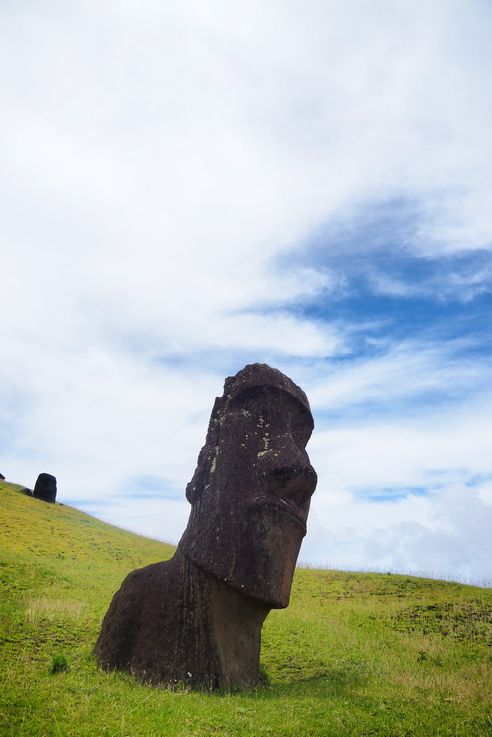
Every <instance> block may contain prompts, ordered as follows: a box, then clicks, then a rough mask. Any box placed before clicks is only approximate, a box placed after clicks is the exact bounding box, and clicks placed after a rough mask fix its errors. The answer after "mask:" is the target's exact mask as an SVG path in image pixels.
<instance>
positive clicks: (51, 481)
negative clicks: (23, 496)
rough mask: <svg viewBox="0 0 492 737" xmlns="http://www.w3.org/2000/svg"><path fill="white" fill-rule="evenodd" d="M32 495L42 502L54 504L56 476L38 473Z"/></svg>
mask: <svg viewBox="0 0 492 737" xmlns="http://www.w3.org/2000/svg"><path fill="white" fill-rule="evenodd" d="M33 496H34V497H36V499H42V500H43V502H51V503H52V504H54V502H55V500H56V478H55V477H54V476H52V475H51V474H50V473H40V474H39V476H38V478H37V480H36V484H35V486H34V491H33Z"/></svg>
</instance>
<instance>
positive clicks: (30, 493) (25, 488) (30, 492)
mask: <svg viewBox="0 0 492 737" xmlns="http://www.w3.org/2000/svg"><path fill="white" fill-rule="evenodd" d="M21 492H22V493H23V494H25V495H26V496H33V493H32V489H28V488H27V486H25V487H24V488H23V489H21Z"/></svg>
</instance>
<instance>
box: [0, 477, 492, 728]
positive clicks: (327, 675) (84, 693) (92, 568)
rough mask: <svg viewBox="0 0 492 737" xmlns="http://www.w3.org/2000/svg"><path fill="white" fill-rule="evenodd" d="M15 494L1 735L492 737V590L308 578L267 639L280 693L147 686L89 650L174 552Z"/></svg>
mask: <svg viewBox="0 0 492 737" xmlns="http://www.w3.org/2000/svg"><path fill="white" fill-rule="evenodd" d="M18 488H20V487H16V486H15V485H13V484H7V483H3V482H0V637H1V645H0V648H1V649H0V684H1V685H0V734H1V735H2V736H3V735H12V737H13V736H14V735H16V736H21V735H22V736H23V737H25V736H26V735H36V736H39V737H49V736H51V735H53V737H69V736H70V737H72V736H73V737H84V736H89V735H90V736H91V737H127V736H128V737H155V736H157V735H159V736H162V737H174V736H177V735H179V736H182V737H193V736H196V737H212V736H213V737H219V736H224V737H225V736H226V735H227V736H229V735H230V736H233V735H234V736H236V735H237V736H238V737H239V736H241V735H248V736H251V737H253V736H254V737H266V736H267V735H268V736H270V737H283V736H284V735H285V736H289V737H308V736H309V737H315V736H316V737H318V736H319V737H331V736H332V735H333V737H335V736H336V737H344V736H347V737H348V735H350V737H354V736H362V735H367V736H369V735H373V736H374V737H410V735H433V736H434V735H450V736H451V735H453V737H459V736H460V735H470V736H471V735H473V736H474V737H477V736H478V737H481V736H482V735H492V651H491V645H492V590H488V589H481V588H476V587H471V586H463V585H460V584H454V583H448V582H442V581H433V580H429V579H421V578H412V577H409V576H398V575H389V574H387V575H382V574H358V573H343V572H340V571H328V570H326V571H325V570H323V571H321V570H313V569H298V570H297V573H296V577H295V581H294V587H293V592H292V599H291V606H290V607H289V608H288V609H287V610H283V611H273V612H271V614H270V615H269V617H268V618H267V621H266V623H265V627H264V629H263V647H262V664H263V668H264V670H265V671H266V674H267V676H268V678H269V680H270V685H269V686H265V687H261V688H257V689H253V690H250V691H248V692H246V693H242V694H234V693H232V694H231V693H221V694H211V693H203V692H187V691H185V690H183V689H178V690H174V691H172V690H169V689H166V688H156V687H150V686H142V685H140V684H139V683H138V682H136V681H134V680H133V679H132V678H131V677H130V676H128V675H126V674H122V673H113V674H107V673H104V672H101V671H100V670H99V669H98V667H97V665H96V663H95V661H94V660H93V658H92V654H91V653H92V648H93V645H94V642H95V639H96V636H97V633H98V629H99V625H100V621H101V618H102V616H103V615H104V613H105V611H106V609H107V606H108V604H109V601H110V599H111V596H112V594H113V592H114V591H115V590H116V589H117V588H118V587H119V584H120V583H121V581H122V579H123V577H124V576H125V575H126V573H128V572H129V571H130V570H132V569H133V568H136V567H139V566H142V565H146V564H147V563H151V562H153V561H157V560H163V559H164V558H167V557H169V556H170V555H172V552H173V548H172V547H171V546H169V545H164V544H162V543H159V542H157V541H155V540H148V539H146V538H144V537H140V536H138V535H133V534H131V533H129V532H125V531H123V530H120V529H118V528H115V527H112V526H110V525H107V524H104V523H103V522H100V521H99V520H96V519H94V518H93V517H90V516H88V515H86V514H83V513H82V512H79V511H78V510H76V509H73V508H71V507H68V506H63V505H58V504H57V505H49V504H45V503H44V502H41V501H38V500H35V499H32V498H29V497H27V496H24V495H23V494H22V493H20V492H19V490H18ZM56 656H61V658H62V661H63V662H64V660H66V661H67V662H68V665H69V669H68V670H62V671H60V672H55V673H52V672H51V671H52V665H53V658H54V657H56Z"/></svg>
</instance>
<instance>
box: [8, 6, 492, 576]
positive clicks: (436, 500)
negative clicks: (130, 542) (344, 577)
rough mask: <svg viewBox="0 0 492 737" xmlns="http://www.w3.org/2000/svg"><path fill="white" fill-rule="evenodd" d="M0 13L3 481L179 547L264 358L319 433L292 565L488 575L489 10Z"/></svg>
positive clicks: (491, 406)
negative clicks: (195, 500) (240, 390)
mask: <svg viewBox="0 0 492 737" xmlns="http://www.w3.org/2000/svg"><path fill="white" fill-rule="evenodd" d="M0 14H1V18H0V20H1V23H0V61H1V63H2V68H4V69H9V75H8V76H7V75H5V76H4V78H3V79H2V81H1V85H2V90H1V91H2V100H3V109H4V114H3V115H2V119H1V120H0V128H1V136H0V195H1V197H0V202H1V203H2V208H3V212H2V218H1V225H0V248H1V255H2V295H3V304H4V306H8V309H7V308H5V307H4V310H3V311H2V313H1V315H0V339H1V341H2V346H3V353H2V362H1V364H0V399H1V402H0V414H1V419H2V423H1V427H2V431H1V433H0V471H1V472H2V473H3V474H4V475H5V476H6V477H7V478H9V479H10V480H13V481H18V482H20V483H23V484H26V485H32V484H33V483H34V481H35V478H36V476H37V474H38V473H39V472H41V471H48V472H50V473H54V474H55V475H56V476H57V478H58V480H59V490H60V491H59V494H60V499H61V500H63V501H65V502H66V503H73V504H76V505H77V506H79V507H81V508H84V509H87V510H88V511H92V512H93V513H95V514H96V515H98V516H101V517H103V518H104V519H107V520H109V521H113V522H115V523H117V524H121V525H123V526H125V527H128V528H131V529H135V530H137V531H139V532H143V533H145V534H149V535H152V536H155V537H160V538H162V539H166V540H171V541H173V542H176V541H177V540H178V539H179V537H180V534H181V532H182V530H183V528H184V526H185V524H186V519H187V515H188V505H187V502H186V501H185V499H184V489H185V486H186V483H187V481H188V480H189V479H190V478H191V476H192V474H193V471H194V467H195V463H196V458H197V455H198V451H199V449H200V447H201V445H202V443H203V441H204V437H205V432H206V426H207V422H208V417H209V414H210V410H211V407H212V404H213V400H214V397H215V396H217V395H219V394H220V393H221V391H222V385H223V381H224V378H225V377H226V376H227V375H230V374H233V373H235V372H236V371H237V370H239V369H240V368H241V367H242V366H244V365H245V364H246V363H248V362H252V361H265V362H268V363H270V364H271V365H273V366H276V367H278V368H280V369H281V370H283V371H285V372H286V373H287V374H288V375H289V376H291V377H292V378H293V379H294V380H295V381H296V382H297V383H299V384H300V385H301V386H302V387H303V388H304V389H305V390H306V392H307V394H308V396H309V398H310V401H311V404H312V407H313V412H314V415H315V419H316V432H315V434H314V435H313V438H312V441H311V443H310V454H311V457H312V460H313V464H314V465H315V467H316V469H317V471H318V476H319V485H318V489H317V492H316V494H315V497H314V498H313V505H312V512H311V516H310V524H309V534H308V537H307V538H306V541H305V543H304V545H303V549H302V552H301V558H302V560H303V561H305V562H310V563H312V564H320V565H336V566H339V567H344V568H361V567H362V568H370V569H378V570H401V571H410V572H412V571H425V572H428V573H434V574H435V575H442V576H447V577H449V578H458V579H460V580H473V581H479V582H482V581H489V582H490V581H491V580H492V572H491V569H490V560H492V548H491V545H492V542H491V538H490V527H491V524H492V453H491V444H490V437H491V434H492V433H491V431H492V420H491V417H492V375H491V374H492V371H491V368H490V366H491V362H490V352H491V342H492V332H491V329H490V316H491V301H492V297H491V283H492V282H491V275H492V235H491V234H492V227H491V225H492V223H491V220H492V217H491V212H492V206H491V202H492V180H491V177H490V171H491V170H492V133H491V131H492V127H491V124H490V123H491V120H492V100H491V97H490V94H489V86H490V81H489V70H490V66H491V61H492V59H491V56H492V52H491V49H492V38H491V35H492V31H491V29H492V22H491V21H492V17H491V16H492V9H491V6H490V4H489V3H487V2H482V1H481V0H472V1H471V2H470V1H469V0H467V2H461V1H459V0H451V1H449V0H448V1H446V2H444V0H442V1H441V0H436V2H433V3H429V4H423V3H422V4H417V5H415V4H409V3H406V2H400V1H399V0H391V1H390V2H386V1H384V2H383V1H382V0H381V2H374V3H366V2H363V0H349V1H348V2H344V3H343V5H342V4H336V3H325V2H317V1H316V0H313V2H311V3H309V4H307V5H306V4H305V3H298V2H294V1H292V2H291V1H290V0H289V1H287V2H285V1H284V2H276V1H275V0H274V1H273V2H271V3H268V4H267V5H265V4H264V3H260V2H254V1H252V2H250V3H248V4H244V3H234V2H227V3H225V2H220V1H219V0H214V1H212V2H210V3H207V5H206V7H205V6H204V5H203V4H201V3H199V2H194V1H192V0H189V2H186V3H173V2H169V3H166V4H165V6H164V7H163V6H162V4H161V3H157V2H154V1H153V0H145V2H142V3H139V4H138V6H137V5H136V4H135V5H133V4H131V3H122V4H117V5H116V4H114V3H111V2H98V3H92V2H88V3H84V4H83V5H78V6H73V5H72V6H63V7H62V6H60V4H59V3H55V2H47V3H43V4H42V6H41V5H39V4H36V3H23V4H22V6H20V5H18V4H12V3H10V4H9V3H4V4H3V5H2V8H1V10H0Z"/></svg>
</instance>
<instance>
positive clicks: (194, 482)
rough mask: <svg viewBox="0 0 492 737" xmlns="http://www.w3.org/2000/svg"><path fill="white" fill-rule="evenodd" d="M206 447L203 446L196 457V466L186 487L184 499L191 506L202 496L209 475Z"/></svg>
mask: <svg viewBox="0 0 492 737" xmlns="http://www.w3.org/2000/svg"><path fill="white" fill-rule="evenodd" d="M207 450H208V448H207V446H206V445H204V446H203V448H202V449H201V451H200V455H199V456H198V464H197V467H196V469H195V473H194V474H193V478H192V479H191V481H190V482H189V484H187V486H186V498H187V499H188V501H189V503H190V504H191V505H192V506H193V504H195V503H196V502H197V501H198V500H199V499H200V498H201V496H202V494H203V492H204V490H205V485H206V483H207V480H208V477H209V475H210V468H209V466H210V464H209V463H208V460H207Z"/></svg>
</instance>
